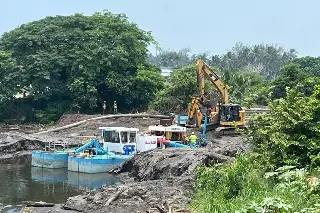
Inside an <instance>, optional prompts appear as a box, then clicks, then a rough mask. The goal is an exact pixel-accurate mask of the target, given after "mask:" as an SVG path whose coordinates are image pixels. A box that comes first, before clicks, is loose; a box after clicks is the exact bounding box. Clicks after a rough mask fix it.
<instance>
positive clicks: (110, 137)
mask: <svg viewBox="0 0 320 213" xmlns="http://www.w3.org/2000/svg"><path fill="white" fill-rule="evenodd" d="M99 129H100V130H101V137H102V139H103V148H104V149H105V150H107V151H109V152H114V153H119V154H124V153H125V151H124V150H125V146H126V145H132V146H133V147H134V152H135V151H136V148H137V134H138V131H139V129H137V128H126V127H99Z"/></svg>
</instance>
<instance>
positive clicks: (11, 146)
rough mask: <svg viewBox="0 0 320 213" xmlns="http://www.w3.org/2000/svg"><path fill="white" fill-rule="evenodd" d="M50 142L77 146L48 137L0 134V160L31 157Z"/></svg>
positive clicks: (16, 133) (10, 133)
mask: <svg viewBox="0 0 320 213" xmlns="http://www.w3.org/2000/svg"><path fill="white" fill-rule="evenodd" d="M48 142H50V143H54V142H55V143H67V144H70V145H72V144H74V145H77V143H76V141H74V140H70V139H67V138H59V137H50V136H48V135H32V134H24V133H21V132H6V133H0V160H4V159H10V158H14V157H19V156H24V155H31V152H32V151H34V150H44V146H45V143H48Z"/></svg>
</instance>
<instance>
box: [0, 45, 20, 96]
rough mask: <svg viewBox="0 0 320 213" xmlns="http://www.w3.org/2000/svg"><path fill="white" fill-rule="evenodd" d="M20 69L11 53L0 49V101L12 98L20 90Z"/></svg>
mask: <svg viewBox="0 0 320 213" xmlns="http://www.w3.org/2000/svg"><path fill="white" fill-rule="evenodd" d="M21 71H22V70H21V69H19V68H18V67H17V62H16V60H15V59H14V58H13V57H12V55H11V53H10V52H6V51H1V50H0V79H1V80H0V101H4V100H5V99H12V98H13V97H14V95H15V94H16V93H18V92H19V91H20V89H21V87H20V85H19V84H20V82H19V81H20V78H21V77H22V75H23V72H21Z"/></svg>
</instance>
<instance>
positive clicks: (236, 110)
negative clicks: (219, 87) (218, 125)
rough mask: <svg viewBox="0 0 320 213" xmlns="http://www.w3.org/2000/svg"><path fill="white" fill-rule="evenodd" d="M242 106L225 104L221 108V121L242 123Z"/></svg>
mask: <svg viewBox="0 0 320 213" xmlns="http://www.w3.org/2000/svg"><path fill="white" fill-rule="evenodd" d="M240 109H241V107H240V105H239V104H223V105H221V107H220V110H221V111H220V112H221V114H220V121H222V122H234V121H240Z"/></svg>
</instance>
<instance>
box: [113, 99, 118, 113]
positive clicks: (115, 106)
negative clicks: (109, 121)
mask: <svg viewBox="0 0 320 213" xmlns="http://www.w3.org/2000/svg"><path fill="white" fill-rule="evenodd" d="M113 113H114V114H116V113H118V105H117V101H114V102H113Z"/></svg>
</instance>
